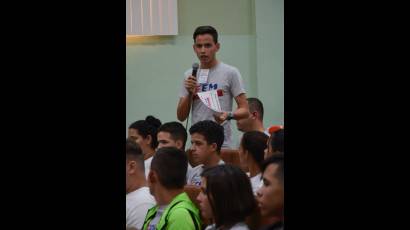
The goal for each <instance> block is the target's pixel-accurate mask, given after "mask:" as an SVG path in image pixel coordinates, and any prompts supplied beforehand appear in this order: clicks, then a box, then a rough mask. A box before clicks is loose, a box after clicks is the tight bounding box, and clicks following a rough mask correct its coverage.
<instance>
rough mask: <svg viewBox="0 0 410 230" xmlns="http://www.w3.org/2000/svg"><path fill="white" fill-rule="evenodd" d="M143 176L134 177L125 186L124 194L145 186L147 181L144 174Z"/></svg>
mask: <svg viewBox="0 0 410 230" xmlns="http://www.w3.org/2000/svg"><path fill="white" fill-rule="evenodd" d="M143 176H144V177H143V178H139V179H135V180H134V182H133V183H132V184H130V185H129V186H128V187H127V191H126V194H128V193H130V192H134V191H135V190H137V189H140V188H142V187H146V186H147V181H146V179H145V174H144V175H143Z"/></svg>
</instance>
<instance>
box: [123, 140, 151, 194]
mask: <svg viewBox="0 0 410 230" xmlns="http://www.w3.org/2000/svg"><path fill="white" fill-rule="evenodd" d="M125 159H126V160H125V169H126V171H125V178H126V182H125V184H126V193H130V192H132V191H135V190H137V189H139V188H140V187H142V186H145V185H146V180H145V174H144V170H145V169H144V155H143V154H142V150H141V148H140V147H139V145H138V144H137V143H136V142H135V141H134V140H130V139H127V140H126V144H125Z"/></svg>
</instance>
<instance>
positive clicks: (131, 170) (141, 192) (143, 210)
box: [125, 139, 156, 229]
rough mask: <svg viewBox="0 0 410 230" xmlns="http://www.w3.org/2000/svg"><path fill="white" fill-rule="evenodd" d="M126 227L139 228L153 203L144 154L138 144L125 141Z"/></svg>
mask: <svg viewBox="0 0 410 230" xmlns="http://www.w3.org/2000/svg"><path fill="white" fill-rule="evenodd" d="M125 152H126V161H125V162H126V174H125V175H126V176H125V178H126V194H127V195H126V227H127V228H136V229H141V228H142V225H143V224H144V219H145V215H146V214H147V211H148V209H149V208H151V207H153V206H154V205H155V204H156V203H155V199H154V197H153V196H152V195H151V194H150V192H149V188H148V186H147V181H146V179H145V173H144V170H145V166H144V155H143V153H142V151H141V148H140V147H139V145H138V144H137V143H136V142H135V141H133V140H130V139H128V140H127V141H126V150H125Z"/></svg>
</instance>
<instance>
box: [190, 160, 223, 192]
mask: <svg viewBox="0 0 410 230" xmlns="http://www.w3.org/2000/svg"><path fill="white" fill-rule="evenodd" d="M223 164H225V162H224V161H223V160H222V159H221V160H219V162H218V165H223ZM202 171H204V165H203V164H200V165H197V166H195V167H194V168H192V169H191V170H190V171H188V174H189V175H188V176H187V184H189V185H196V186H200V185H201V173H202Z"/></svg>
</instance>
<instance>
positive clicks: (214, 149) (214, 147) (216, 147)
mask: <svg viewBox="0 0 410 230" xmlns="http://www.w3.org/2000/svg"><path fill="white" fill-rule="evenodd" d="M211 149H212V150H213V151H215V152H216V151H217V149H218V146H217V145H216V143H212V144H211Z"/></svg>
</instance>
